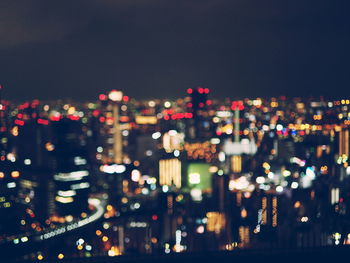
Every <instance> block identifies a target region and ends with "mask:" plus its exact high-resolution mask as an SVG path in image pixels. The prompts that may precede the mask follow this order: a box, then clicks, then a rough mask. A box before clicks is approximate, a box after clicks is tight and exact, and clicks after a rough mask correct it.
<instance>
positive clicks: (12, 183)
mask: <svg viewBox="0 0 350 263" xmlns="http://www.w3.org/2000/svg"><path fill="white" fill-rule="evenodd" d="M15 187H16V183H15V182H10V183H8V184H7V188H15Z"/></svg>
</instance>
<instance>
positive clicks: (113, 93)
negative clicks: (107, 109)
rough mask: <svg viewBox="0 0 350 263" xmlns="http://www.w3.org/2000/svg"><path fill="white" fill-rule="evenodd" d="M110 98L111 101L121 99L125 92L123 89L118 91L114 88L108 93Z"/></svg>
mask: <svg viewBox="0 0 350 263" xmlns="http://www.w3.org/2000/svg"><path fill="white" fill-rule="evenodd" d="M108 98H109V99H110V100H111V101H121V100H122V99H123V92H121V91H117V90H112V91H111V92H110V93H109V94H108Z"/></svg>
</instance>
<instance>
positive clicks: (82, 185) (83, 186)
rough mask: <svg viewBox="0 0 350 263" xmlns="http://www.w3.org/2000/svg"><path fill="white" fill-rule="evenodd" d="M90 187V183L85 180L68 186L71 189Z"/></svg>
mask: <svg viewBox="0 0 350 263" xmlns="http://www.w3.org/2000/svg"><path fill="white" fill-rule="evenodd" d="M89 187H90V184H89V183H87V182H85V183H80V184H72V185H71V186H70V188H71V189H72V190H79V189H86V188H89Z"/></svg>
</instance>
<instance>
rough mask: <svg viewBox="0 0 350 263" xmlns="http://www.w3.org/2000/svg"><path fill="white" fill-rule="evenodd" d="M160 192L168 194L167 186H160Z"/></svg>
mask: <svg viewBox="0 0 350 263" xmlns="http://www.w3.org/2000/svg"><path fill="white" fill-rule="evenodd" d="M162 191H163V192H164V193H166V192H168V191H169V186H167V185H163V186H162Z"/></svg>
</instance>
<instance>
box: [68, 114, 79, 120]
mask: <svg viewBox="0 0 350 263" xmlns="http://www.w3.org/2000/svg"><path fill="white" fill-rule="evenodd" d="M68 118H69V119H71V120H72V121H78V120H79V119H80V118H79V116H75V115H70V116H69V117H68Z"/></svg>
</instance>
